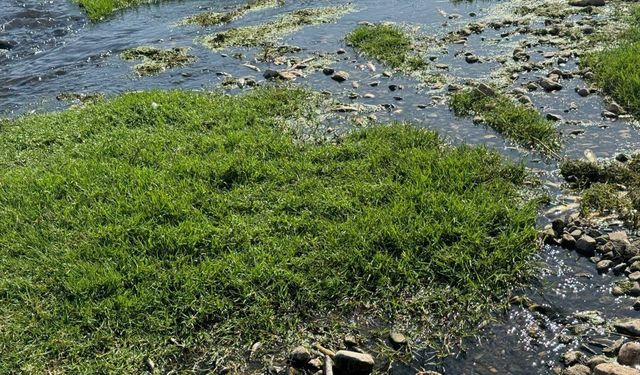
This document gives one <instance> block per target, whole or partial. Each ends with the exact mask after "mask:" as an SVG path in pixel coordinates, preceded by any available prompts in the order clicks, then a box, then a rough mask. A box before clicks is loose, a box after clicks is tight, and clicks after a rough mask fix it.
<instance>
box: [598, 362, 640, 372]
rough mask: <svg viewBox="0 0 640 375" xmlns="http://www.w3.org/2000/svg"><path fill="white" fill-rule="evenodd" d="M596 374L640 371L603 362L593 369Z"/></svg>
mask: <svg viewBox="0 0 640 375" xmlns="http://www.w3.org/2000/svg"><path fill="white" fill-rule="evenodd" d="M593 374H594V375H640V371H638V370H636V369H632V368H631V367H625V366H621V365H618V364H615V363H601V364H599V365H597V366H596V368H595V369H594V370H593Z"/></svg>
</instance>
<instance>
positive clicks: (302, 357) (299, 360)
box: [290, 345, 311, 367]
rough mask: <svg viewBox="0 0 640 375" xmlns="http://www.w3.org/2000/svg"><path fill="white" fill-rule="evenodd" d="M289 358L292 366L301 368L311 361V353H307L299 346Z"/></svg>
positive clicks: (307, 351) (305, 349) (306, 350)
mask: <svg viewBox="0 0 640 375" xmlns="http://www.w3.org/2000/svg"><path fill="white" fill-rule="evenodd" d="M290 358H291V363H292V364H293V365H294V366H297V367H302V366H304V365H306V364H307V362H309V361H310V360H311V353H310V352H309V349H307V348H305V347H304V346H302V345H300V346H297V347H296V348H294V349H293V350H292V351H291V354H290Z"/></svg>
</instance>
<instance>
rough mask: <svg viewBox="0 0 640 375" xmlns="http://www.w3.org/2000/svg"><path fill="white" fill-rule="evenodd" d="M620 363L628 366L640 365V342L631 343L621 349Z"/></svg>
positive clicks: (619, 353) (619, 354)
mask: <svg viewBox="0 0 640 375" xmlns="http://www.w3.org/2000/svg"><path fill="white" fill-rule="evenodd" d="M618 363H619V364H621V365H627V366H632V367H634V366H638V365H640V342H637V341H631V342H628V343H625V344H624V345H622V347H620V351H619V352H618Z"/></svg>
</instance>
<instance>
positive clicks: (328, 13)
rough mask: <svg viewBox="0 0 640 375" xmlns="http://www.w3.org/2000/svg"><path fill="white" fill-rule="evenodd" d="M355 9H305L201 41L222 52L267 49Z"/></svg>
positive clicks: (347, 7) (345, 7)
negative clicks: (251, 48) (299, 31)
mask: <svg viewBox="0 0 640 375" xmlns="http://www.w3.org/2000/svg"><path fill="white" fill-rule="evenodd" d="M352 9H353V8H352V7H351V6H335V7H322V8H304V9H299V10H296V11H293V12H289V13H285V14H283V15H281V16H279V17H278V18H276V19H275V20H273V21H270V22H266V23H263V24H259V25H255V26H246V27H236V28H232V29H229V30H225V31H221V32H219V33H215V34H213V35H208V36H205V37H203V38H200V39H199V40H200V42H201V43H203V44H204V45H205V46H207V47H209V48H211V49H213V50H219V49H223V48H229V47H265V46H270V45H273V44H274V43H275V42H276V41H277V40H278V39H279V38H281V37H282V36H284V35H287V34H291V33H293V32H296V31H298V30H300V29H301V28H302V27H305V26H312V25H319V24H323V23H329V22H334V21H336V20H337V19H338V18H340V17H341V16H342V15H344V14H346V13H348V12H350V11H352Z"/></svg>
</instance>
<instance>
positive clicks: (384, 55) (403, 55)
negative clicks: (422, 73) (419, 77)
mask: <svg viewBox="0 0 640 375" xmlns="http://www.w3.org/2000/svg"><path fill="white" fill-rule="evenodd" d="M346 39H347V42H348V43H349V44H351V45H352V46H353V47H354V48H355V49H357V50H359V51H360V52H362V53H364V54H365V55H367V56H370V57H372V58H375V59H377V60H379V61H381V62H383V63H385V64H387V65H389V66H390V67H392V68H401V67H403V66H407V67H408V68H409V69H418V68H421V67H423V66H424V65H425V64H426V63H425V61H424V60H423V59H421V58H420V57H418V56H414V55H412V54H411V51H412V47H411V38H410V37H409V35H408V34H407V33H406V32H404V31H403V30H402V29H400V28H399V27H398V26H394V25H386V24H376V25H360V26H358V27H357V28H355V29H354V30H353V31H351V32H350V33H349V34H347V38H346Z"/></svg>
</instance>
